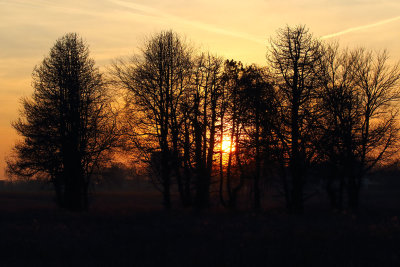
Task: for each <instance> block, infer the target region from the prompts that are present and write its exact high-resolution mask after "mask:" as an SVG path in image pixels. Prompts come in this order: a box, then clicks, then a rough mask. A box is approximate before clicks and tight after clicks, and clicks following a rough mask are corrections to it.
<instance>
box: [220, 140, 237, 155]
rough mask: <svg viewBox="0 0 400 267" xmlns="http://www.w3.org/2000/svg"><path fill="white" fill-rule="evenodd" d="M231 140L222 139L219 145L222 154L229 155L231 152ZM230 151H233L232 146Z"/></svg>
mask: <svg viewBox="0 0 400 267" xmlns="http://www.w3.org/2000/svg"><path fill="white" fill-rule="evenodd" d="M231 143H232V142H231V140H230V138H226V137H224V139H223V140H222V144H221V150H222V152H223V153H229V152H230V151H231ZM232 151H235V146H234V145H232Z"/></svg>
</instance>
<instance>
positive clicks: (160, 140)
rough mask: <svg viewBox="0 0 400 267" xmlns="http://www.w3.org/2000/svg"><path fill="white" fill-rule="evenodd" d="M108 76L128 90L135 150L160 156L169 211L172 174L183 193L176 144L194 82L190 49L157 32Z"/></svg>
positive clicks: (172, 36) (170, 34) (168, 33)
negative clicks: (135, 53) (185, 98)
mask: <svg viewBox="0 0 400 267" xmlns="http://www.w3.org/2000/svg"><path fill="white" fill-rule="evenodd" d="M112 74H113V76H114V80H115V82H116V83H118V84H119V85H120V86H121V87H122V88H123V89H126V91H127V96H126V99H127V105H128V107H129V109H128V112H129V113H130V114H128V116H127V117H128V118H129V119H128V121H127V123H128V124H130V129H129V131H130V132H129V134H130V137H131V141H132V142H133V145H134V147H135V148H138V149H139V150H140V151H142V152H143V155H144V157H145V158H147V159H148V161H150V159H151V157H152V154H154V153H156V154H160V156H157V158H160V163H161V167H160V174H161V177H160V179H161V185H162V192H163V203H164V206H165V207H166V208H167V209H170V208H171V184H172V179H171V178H172V175H173V174H175V176H176V177H177V183H178V187H179V190H180V193H181V196H182V194H183V192H182V190H183V188H182V181H181V180H180V178H181V175H180V165H181V157H180V151H179V140H180V133H181V131H180V129H181V127H182V125H183V123H184V119H183V118H182V115H183V114H184V112H182V109H183V107H182V104H183V101H182V99H183V98H184V97H186V96H187V95H186V92H187V91H188V90H189V88H190V85H191V77H192V55H191V50H190V47H189V46H188V45H186V44H185V43H184V42H183V40H182V38H181V37H180V36H179V35H178V34H176V33H174V32H172V31H166V32H161V33H159V34H157V35H155V36H154V37H152V38H150V39H149V40H148V41H147V42H146V43H145V45H144V48H143V49H142V51H141V55H139V56H134V57H132V58H131V59H129V60H123V59H121V60H118V61H117V62H115V64H114V66H113V70H112Z"/></svg>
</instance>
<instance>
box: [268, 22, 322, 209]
mask: <svg viewBox="0 0 400 267" xmlns="http://www.w3.org/2000/svg"><path fill="white" fill-rule="evenodd" d="M320 57H321V44H320V42H319V41H317V40H316V39H315V38H313V36H312V35H311V34H310V33H309V31H308V29H307V28H306V27H305V26H296V27H293V28H291V27H289V26H287V27H285V28H282V29H279V30H278V31H277V35H276V37H275V38H273V39H271V41H270V50H269V53H268V60H269V62H270V64H271V67H272V68H273V69H274V70H275V72H276V74H277V79H278V80H277V82H278V93H279V97H280V99H279V101H280V102H281V114H282V116H281V118H280V120H281V124H282V126H283V127H282V128H281V129H280V130H281V132H280V133H279V135H280V137H281V141H282V147H283V148H285V149H286V152H285V158H286V161H287V162H286V163H284V165H286V164H288V166H289V170H290V179H291V180H290V182H289V183H287V185H288V187H287V190H286V199H287V201H288V203H287V204H288V207H289V209H291V210H292V211H294V212H301V211H302V210H303V187H304V185H305V178H306V173H307V168H308V165H309V162H310V160H311V159H312V157H313V153H314V149H313V142H312V141H313V139H314V138H313V132H314V131H313V129H314V126H315V124H314V114H313V113H314V112H315V111H316V110H315V105H314V100H315V97H316V95H315V93H316V89H317V87H318V84H317V79H315V73H316V72H318V63H319V59H320Z"/></svg>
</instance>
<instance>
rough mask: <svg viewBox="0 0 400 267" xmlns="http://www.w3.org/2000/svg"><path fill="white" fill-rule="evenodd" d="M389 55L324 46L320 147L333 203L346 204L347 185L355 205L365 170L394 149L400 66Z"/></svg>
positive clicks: (355, 205)
mask: <svg viewBox="0 0 400 267" xmlns="http://www.w3.org/2000/svg"><path fill="white" fill-rule="evenodd" d="M387 59H388V56H387V53H386V52H381V53H372V52H369V51H366V50H364V49H357V50H353V51H349V50H343V51H341V50H339V47H338V45H337V44H336V45H328V46H326V49H325V56H324V59H323V62H324V63H323V65H324V68H322V69H321V70H323V71H322V72H321V74H322V77H323V79H322V81H323V82H322V85H323V86H322V88H323V90H322V91H321V92H322V95H321V99H322V102H321V106H320V109H321V110H323V111H324V116H323V123H321V124H320V125H324V127H325V129H324V135H322V139H321V144H322V145H321V147H322V148H323V151H324V152H323V153H324V154H325V155H327V156H328V161H329V163H330V169H331V172H330V174H331V176H330V178H329V180H328V183H327V189H328V194H329V195H330V198H331V202H332V206H333V207H335V208H339V209H340V208H342V206H343V204H342V203H343V197H344V196H343V191H344V189H346V190H347V200H348V207H349V208H350V209H353V210H356V209H357V207H358V202H359V192H360V189H361V185H362V179H363V177H364V176H365V174H366V173H367V172H368V171H370V170H371V169H372V168H373V167H374V166H376V164H377V163H378V162H382V161H385V160H386V159H388V158H390V156H392V155H393V153H394V152H395V151H396V146H395V145H396V140H397V136H398V126H397V125H396V123H395V120H396V117H397V114H398V107H397V102H398V99H399V90H398V85H399V79H400V76H399V75H400V70H399V67H398V65H395V66H392V67H391V66H389V65H388V63H387ZM333 183H336V184H337V186H336V188H335V186H333Z"/></svg>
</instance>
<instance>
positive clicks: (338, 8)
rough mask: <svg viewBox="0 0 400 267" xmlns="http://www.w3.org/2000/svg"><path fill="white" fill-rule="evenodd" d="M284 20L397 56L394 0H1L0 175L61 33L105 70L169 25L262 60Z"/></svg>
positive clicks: (229, 52) (399, 13)
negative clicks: (82, 45)
mask: <svg viewBox="0 0 400 267" xmlns="http://www.w3.org/2000/svg"><path fill="white" fill-rule="evenodd" d="M286 24H288V25H293V26H294V25H296V24H306V25H307V26H308V27H309V28H310V30H311V32H313V33H314V36H316V37H319V38H323V39H325V40H327V41H329V40H334V39H338V40H339V41H340V43H341V44H342V45H343V46H351V47H360V46H363V47H366V48H369V49H374V50H379V49H387V50H388V51H389V54H390V55H391V58H392V59H393V60H396V61H397V60H400V1H398V0H246V1H243V0H68V1H65V0H0V137H1V139H0V179H4V178H5V175H4V166H5V163H4V158H5V157H6V155H7V154H8V153H9V152H10V150H11V148H12V146H13V144H14V142H15V140H16V138H17V137H16V135H15V133H14V131H13V129H12V128H11V126H10V122H11V121H13V120H15V119H16V118H17V117H18V109H19V100H20V98H21V97H24V96H29V95H30V94H31V93H32V88H31V86H30V83H31V73H32V70H33V68H34V66H35V65H37V64H40V62H41V60H42V59H43V57H44V56H45V55H47V54H48V52H49V49H50V48H51V47H52V45H53V44H54V42H55V40H56V39H57V38H59V37H61V36H62V35H64V34H65V33H67V32H77V33H79V34H80V35H81V36H82V37H83V38H84V39H85V40H86V41H87V43H88V44H89V46H90V50H91V56H92V58H94V59H95V60H96V62H97V64H98V66H99V67H102V68H103V67H105V66H107V65H108V64H109V63H110V62H111V60H112V59H113V58H116V57H119V56H124V55H128V54H132V53H134V51H135V50H136V51H137V47H138V46H139V45H140V44H141V43H143V40H145V38H146V36H148V35H151V34H154V33H157V32H158V31H160V30H169V29H173V30H175V31H177V32H179V33H181V34H182V35H184V36H186V38H187V39H188V40H189V41H190V42H192V43H193V44H195V45H196V46H198V47H200V49H202V50H205V51H210V52H213V53H216V54H218V55H220V56H224V57H226V58H233V59H236V60H241V61H242V62H244V63H257V64H260V65H262V64H264V63H265V54H266V46H267V44H268V38H269V37H270V36H273V35H274V32H275V31H276V30H277V29H278V28H280V27H283V26H285V25H286Z"/></svg>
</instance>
